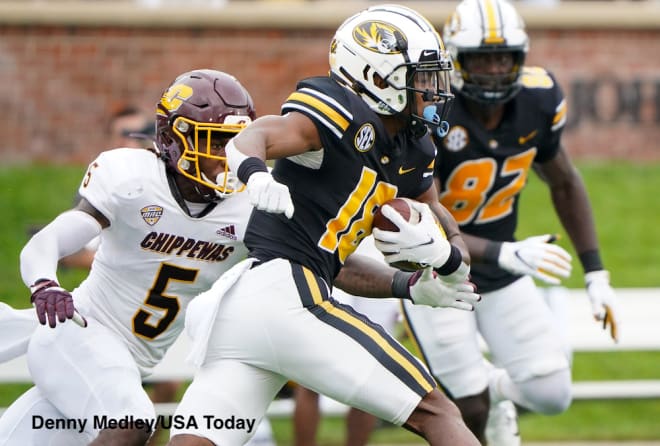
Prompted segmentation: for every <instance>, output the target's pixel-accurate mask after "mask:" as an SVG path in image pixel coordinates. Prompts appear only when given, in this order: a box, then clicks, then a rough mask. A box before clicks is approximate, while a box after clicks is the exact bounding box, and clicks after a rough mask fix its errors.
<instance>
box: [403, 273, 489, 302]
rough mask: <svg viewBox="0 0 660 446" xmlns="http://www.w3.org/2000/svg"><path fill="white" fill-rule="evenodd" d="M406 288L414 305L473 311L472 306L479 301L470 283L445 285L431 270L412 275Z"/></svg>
mask: <svg viewBox="0 0 660 446" xmlns="http://www.w3.org/2000/svg"><path fill="white" fill-rule="evenodd" d="M408 286H409V292H410V298H411V299H412V301H413V302H414V303H415V304H416V305H428V306H430V307H452V308H457V309H459V310H466V311H473V310H474V304H475V303H477V302H479V301H480V300H481V296H480V295H478V294H477V293H475V292H474V286H473V285H472V284H471V283H470V282H463V283H453V284H452V283H447V282H445V281H443V280H442V276H439V275H438V274H437V273H435V272H434V271H433V269H432V268H425V269H424V270H422V271H418V272H417V273H415V274H413V276H412V277H411V278H410V281H409V282H408Z"/></svg>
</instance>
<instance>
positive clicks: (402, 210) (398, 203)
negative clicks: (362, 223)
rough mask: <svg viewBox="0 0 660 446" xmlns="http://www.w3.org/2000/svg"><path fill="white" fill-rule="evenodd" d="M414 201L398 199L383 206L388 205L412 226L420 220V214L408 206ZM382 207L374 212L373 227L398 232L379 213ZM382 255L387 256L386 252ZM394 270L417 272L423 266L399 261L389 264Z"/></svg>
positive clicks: (393, 225)
mask: <svg viewBox="0 0 660 446" xmlns="http://www.w3.org/2000/svg"><path fill="white" fill-rule="evenodd" d="M413 201H414V200H411V199H410V198H404V197H398V198H393V199H392V200H390V201H388V202H386V203H383V206H385V205H388V206H390V207H392V208H393V209H394V210H395V211H397V213H399V215H401V216H402V217H403V218H404V219H405V220H406V221H407V222H409V223H412V224H417V223H419V221H420V219H421V215H420V213H419V212H418V211H417V209H415V208H414V207H412V206H411V205H410V203H412V202H413ZM381 209H382V206H381V207H379V208H378V209H377V210H376V213H375V214H374V221H373V227H374V228H378V229H380V230H382V231H392V232H399V227H398V226H397V225H396V224H394V223H393V222H392V221H391V220H390V219H389V218H387V217H386V216H384V215H383V213H382V212H381ZM383 254H385V255H387V253H386V252H384V253H383ZM390 265H391V266H393V267H394V268H397V269H400V270H402V271H417V270H418V269H423V268H424V266H423V265H420V264H419V263H416V262H408V261H400V262H393V263H390Z"/></svg>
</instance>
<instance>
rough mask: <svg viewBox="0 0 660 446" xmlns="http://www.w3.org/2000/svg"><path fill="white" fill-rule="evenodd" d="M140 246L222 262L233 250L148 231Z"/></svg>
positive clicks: (201, 241) (180, 255)
mask: <svg viewBox="0 0 660 446" xmlns="http://www.w3.org/2000/svg"><path fill="white" fill-rule="evenodd" d="M140 246H141V247H142V248H143V249H146V250H149V251H153V252H158V253H162V254H168V255H170V254H174V255H175V256H179V257H183V256H185V257H189V258H191V259H197V260H205V261H209V262H222V261H223V260H226V259H227V257H229V255H230V254H231V253H232V252H234V247H233V246H227V245H223V244H220V243H212V242H207V241H204V240H196V239H194V238H186V237H182V236H180V235H176V234H167V233H162V232H150V233H149V234H147V236H146V237H145V238H144V239H143V240H142V242H141V243H140Z"/></svg>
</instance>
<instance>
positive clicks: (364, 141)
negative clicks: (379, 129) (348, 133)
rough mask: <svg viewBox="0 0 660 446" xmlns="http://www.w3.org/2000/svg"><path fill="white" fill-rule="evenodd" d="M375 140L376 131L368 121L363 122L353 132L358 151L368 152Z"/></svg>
mask: <svg viewBox="0 0 660 446" xmlns="http://www.w3.org/2000/svg"><path fill="white" fill-rule="evenodd" d="M375 142H376V131H375V130H374V126H373V125H371V124H370V123H366V124H363V125H362V127H360V130H358V131H357V133H356V134H355V148H356V149H357V150H358V152H368V151H369V150H371V148H372V147H373V146H374V143H375Z"/></svg>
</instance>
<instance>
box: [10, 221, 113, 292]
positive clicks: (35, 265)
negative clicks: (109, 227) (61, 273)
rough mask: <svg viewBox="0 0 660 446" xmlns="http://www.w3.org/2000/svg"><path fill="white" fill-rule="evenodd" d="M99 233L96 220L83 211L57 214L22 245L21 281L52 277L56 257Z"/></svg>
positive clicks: (65, 254)
mask: <svg viewBox="0 0 660 446" xmlns="http://www.w3.org/2000/svg"><path fill="white" fill-rule="evenodd" d="M100 233H101V225H100V224H99V222H98V221H96V220H95V219H94V217H92V216H91V215H89V214H87V213H85V212H81V211H77V210H72V211H68V212H64V213H62V214H60V215H58V216H57V218H55V220H53V221H52V222H50V223H49V224H48V225H46V226H45V227H44V228H43V229H42V230H41V231H39V232H37V233H36V234H35V235H34V236H33V237H32V238H31V239H30V241H28V243H27V244H26V245H25V246H24V247H23V250H22V251H21V255H20V263H21V265H20V269H21V277H22V278H23V282H24V283H25V285H26V286H28V287H29V286H31V285H33V284H34V283H35V282H36V281H37V280H38V279H52V280H56V279H57V265H58V262H59V260H60V259H61V258H63V257H66V256H69V255H71V254H73V253H76V252H78V251H80V250H81V249H83V248H84V247H85V245H86V244H87V243H89V241H90V240H92V239H93V238H94V237H96V236H98V235H99V234H100Z"/></svg>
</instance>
